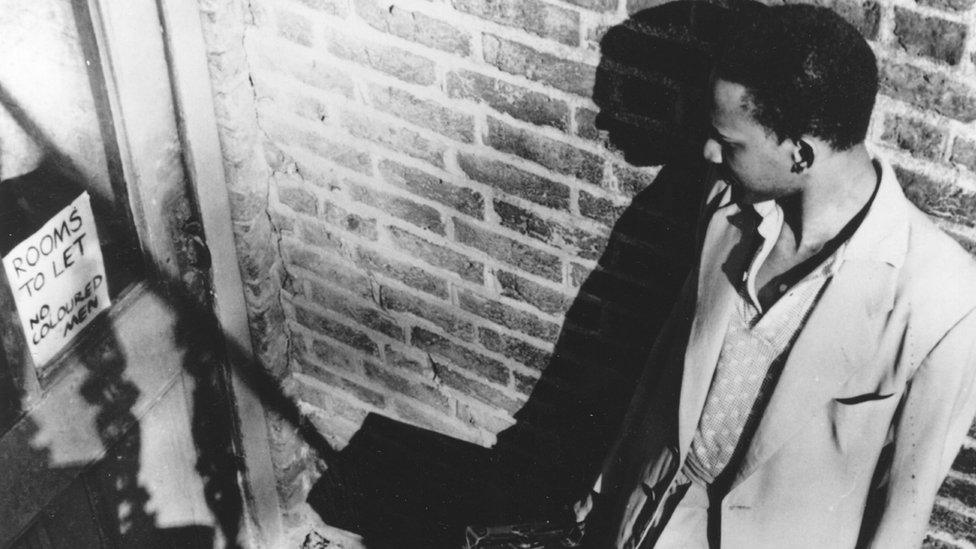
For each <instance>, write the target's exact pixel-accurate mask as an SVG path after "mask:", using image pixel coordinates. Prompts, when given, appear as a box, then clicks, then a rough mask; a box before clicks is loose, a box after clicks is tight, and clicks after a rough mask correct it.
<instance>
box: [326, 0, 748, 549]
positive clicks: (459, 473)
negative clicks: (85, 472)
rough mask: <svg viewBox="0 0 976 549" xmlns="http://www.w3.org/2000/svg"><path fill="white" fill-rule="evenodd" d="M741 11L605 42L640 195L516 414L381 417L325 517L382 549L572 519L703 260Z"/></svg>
mask: <svg viewBox="0 0 976 549" xmlns="http://www.w3.org/2000/svg"><path fill="white" fill-rule="evenodd" d="M737 9H738V8H737ZM744 9H751V8H744ZM730 15H731V11H730V10H729V9H728V8H725V7H723V6H720V5H716V4H709V3H704V2H690V1H678V2H672V3H669V4H665V5H662V6H658V7H655V8H651V9H647V10H643V11H640V12H638V13H636V14H634V15H632V16H631V17H630V18H628V19H627V20H626V21H624V22H623V23H620V24H618V25H616V26H614V27H612V28H610V29H609V30H608V32H607V33H606V34H605V36H604V37H603V38H602V40H601V42H600V51H601V62H600V64H599V67H598V69H597V73H596V84H595V86H594V90H593V100H594V102H595V103H596V104H597V105H598V106H599V108H600V112H599V114H598V116H597V117H596V130H598V131H599V132H600V135H601V137H602V138H604V141H605V143H606V145H607V147H608V148H609V149H611V150H615V151H617V152H618V153H619V154H620V155H621V156H623V158H624V159H625V160H626V163H627V164H630V167H625V170H624V173H630V174H632V175H631V176H630V177H626V178H623V180H621V181H620V182H619V183H620V184H619V187H620V189H622V190H624V191H625V192H627V191H630V192H633V193H634V196H633V200H632V202H631V203H630V205H628V206H627V207H626V208H623V211H622V212H620V214H619V217H618V218H617V219H616V221H615V223H614V225H613V229H612V232H611V235H610V238H609V242H608V244H607V247H606V249H605V250H604V252H603V254H602V256H601V257H600V259H599V261H598V264H597V266H596V268H594V269H593V270H592V272H590V273H589V275H588V276H587V277H586V279H585V281H584V282H583V283H582V285H581V287H580V290H579V294H578V295H577V297H576V298H575V300H574V302H573V304H572V306H571V307H570V309H569V310H568V312H567V314H566V319H565V322H564V324H563V326H562V330H561V332H560V335H559V337H558V340H557V342H556V345H555V350H554V352H553V354H552V357H551V359H550V361H549V363H548V365H547V367H546V369H545V371H544V372H543V374H542V376H541V379H540V380H539V381H538V382H537V384H536V385H535V387H534V389H533V391H532V394H531V396H530V398H529V400H528V402H527V403H526V404H525V406H524V407H523V408H522V409H521V410H519V411H518V412H517V413H516V414H515V418H516V420H517V422H516V424H515V425H514V426H512V427H510V428H508V429H506V430H505V431H503V432H501V433H500V434H499V436H498V442H497V444H496V445H495V446H494V447H493V448H491V449H490V450H488V449H484V448H481V447H478V446H476V445H473V444H469V443H464V442H460V441H457V440H454V439H452V438H450V437H446V436H443V435H438V434H436V433H432V432H430V431H426V430H423V429H419V428H416V427H411V426H408V425H405V424H402V423H399V422H396V421H394V420H390V419H387V418H383V417H381V416H377V415H371V416H370V417H368V418H367V420H366V421H365V422H364V424H363V426H362V428H361V429H360V431H358V432H357V434H356V435H355V436H354V437H353V439H352V440H351V441H350V444H349V445H348V446H347V447H346V448H345V449H344V450H343V451H342V452H341V453H340V454H339V455H338V457H337V459H335V460H334V462H333V463H332V464H331V465H330V469H329V470H328V471H327V472H326V474H325V475H324V476H323V477H322V479H321V480H320V481H319V482H318V483H317V484H316V486H315V487H314V488H313V490H312V492H311V493H310V495H309V503H310V504H311V505H312V506H313V508H315V509H316V510H317V511H318V512H319V513H320V515H321V516H322V518H323V519H324V520H325V522H327V523H330V524H332V525H334V526H338V527H341V528H346V529H349V530H352V531H355V532H357V533H360V534H362V535H363V536H364V537H365V538H366V542H367V544H368V546H369V547H370V548H377V547H457V546H460V544H461V540H462V539H463V535H462V533H463V529H464V525H466V524H513V523H519V522H537V521H544V520H562V521H564V522H565V520H566V519H567V518H568V511H567V507H568V506H569V505H570V504H571V503H572V502H573V500H574V499H575V498H577V497H579V496H580V495H582V494H584V493H586V490H587V489H588V487H589V486H590V485H591V483H592V482H593V480H594V478H595V476H596V474H597V471H598V469H599V466H600V463H601V461H602V459H603V457H604V455H605V454H606V452H607V450H608V448H609V446H610V444H611V443H612V441H613V438H614V436H615V434H616V432H617V429H618V428H619V425H620V424H621V422H622V419H623V415H624V413H625V411H626V408H627V405H628V403H629V401H630V398H631V396H632V394H633V391H634V389H635V385H636V382H637V379H638V378H639V376H640V375H641V373H642V371H643V370H644V369H645V368H654V367H656V365H653V364H646V357H647V355H648V352H649V350H650V347H651V345H652V343H653V342H654V340H655V338H656V336H657V334H658V331H659V330H660V329H661V327H662V325H663V323H664V321H665V319H666V318H667V316H668V314H669V312H670V309H671V308H672V306H673V304H674V302H675V300H676V297H677V294H678V291H679V288H680V286H681V285H682V283H683V281H684V279H685V277H686V275H687V274H688V272H689V270H690V267H691V265H692V262H693V260H694V258H695V256H696V249H695V248H696V246H695V234H696V219H697V217H698V213H699V208H700V206H701V202H702V200H703V198H704V194H705V192H706V188H705V185H706V179H705V178H706V174H705V170H706V166H705V163H704V162H703V161H702V160H701V145H702V144H703V142H704V136H705V135H706V132H707V127H708V118H707V117H708V112H709V109H708V106H709V100H710V94H709V89H710V88H709V86H708V83H709V72H710V67H711V59H712V51H713V49H714V47H715V44H716V43H717V42H718V41H719V40H720V39H721V37H722V36H723V33H724V29H725V28H726V26H727V23H728V21H729V19H730V17H729V16H730ZM621 164H623V163H621ZM646 166H663V167H662V168H661V170H660V172H659V173H658V175H657V177H656V178H654V180H653V183H651V184H649V185H648V184H646V183H641V181H642V180H643V181H645V182H646V181H647V180H648V179H649V178H646V177H645V176H640V175H633V174H638V173H640V172H639V170H634V169H633V168H634V167H636V168H640V167H646Z"/></svg>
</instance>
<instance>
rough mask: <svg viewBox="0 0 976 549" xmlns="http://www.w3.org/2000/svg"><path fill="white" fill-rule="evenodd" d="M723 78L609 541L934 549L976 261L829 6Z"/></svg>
mask: <svg viewBox="0 0 976 549" xmlns="http://www.w3.org/2000/svg"><path fill="white" fill-rule="evenodd" d="M733 34H734V36H733V37H732V38H731V40H730V41H729V43H728V44H727V45H726V47H725V48H724V49H723V50H722V53H721V55H720V58H719V60H718V63H717V67H716V69H715V72H714V76H713V107H712V113H711V121H712V135H711V137H710V138H709V139H708V141H707V143H706V144H705V146H704V156H705V159H706V160H708V161H709V162H711V163H712V164H714V165H715V167H716V168H717V170H716V172H717V173H718V182H717V183H716V185H715V187H714V189H713V190H712V192H711V194H710V197H709V199H708V204H707V206H706V207H705V210H704V214H703V222H702V229H703V230H702V235H701V257H700V261H699V263H698V265H697V269H696V270H694V271H693V272H692V274H691V275H690V277H689V279H688V281H687V283H686V285H685V288H684V291H683V293H682V295H681V297H680V298H679V300H678V303H677V305H676V307H675V309H674V311H673V312H672V315H671V319H670V321H669V325H668V326H667V327H666V328H665V330H664V331H663V332H662V335H661V336H660V337H659V339H658V341H657V343H656V344H655V348H654V351H653V352H652V356H651V358H650V360H652V361H657V364H663V365H664V368H665V374H664V375H663V379H659V378H657V377H655V380H656V381H655V382H654V383H653V384H651V383H649V382H644V383H641V384H640V385H639V387H638V389H637V391H636V395H635V397H634V400H633V401H632V403H631V407H630V409H629V412H628V414H627V417H626V419H625V422H624V427H623V430H622V432H621V434H620V436H619V438H618V439H617V441H616V443H615V445H614V448H613V449H612V450H611V453H610V455H609V457H608V458H607V460H606V462H605V466H604V469H603V471H602V474H601V475H600V478H599V479H598V480H597V482H596V485H595V486H594V490H593V493H592V494H591V495H590V497H587V498H584V499H583V500H582V501H581V502H580V503H579V504H578V505H577V509H576V510H577V516H578V517H579V518H580V519H581V520H583V518H584V517H585V521H586V530H587V538H586V544H587V545H588V546H590V547H594V548H600V549H607V548H609V547H615V548H622V547H634V548H636V547H641V548H644V547H682V548H697V547H719V546H720V547H723V548H726V547H732V548H737V547H749V548H754V547H816V548H825V547H830V548H834V547H855V546H857V547H862V546H863V547H879V548H882V547H883V548H892V547H918V546H919V544H920V543H921V540H922V538H923V536H924V532H925V530H926V525H927V523H928V517H929V514H930V512H931V508H932V505H933V501H934V498H935V494H936V491H937V489H938V487H939V485H940V484H941V482H942V480H943V478H944V476H945V474H946V472H947V470H948V468H949V466H950V464H951V462H952V460H953V458H954V457H955V455H956V453H957V452H958V449H959V445H960V443H961V440H962V437H963V436H964V434H965V432H966V429H967V427H968V426H969V425H970V423H971V420H972V418H973V415H974V413H976V387H974V382H976V266H974V263H973V261H972V260H971V258H970V257H969V256H968V255H967V254H966V253H965V252H964V251H963V250H962V249H961V248H960V247H959V246H958V245H957V244H956V243H955V242H953V241H952V240H951V239H950V238H949V237H947V236H945V235H944V234H942V233H941V232H940V231H939V230H938V229H937V228H936V227H935V226H934V225H933V224H932V223H931V222H930V221H929V220H928V218H927V217H926V216H925V215H924V214H922V213H921V212H919V211H918V210H917V209H916V208H914V207H913V206H912V205H911V204H910V203H909V202H908V201H907V200H906V198H905V196H904V195H903V194H902V191H901V188H900V186H899V184H898V182H897V181H896V179H895V176H894V174H893V172H892V170H891V168H890V166H887V165H886V164H885V163H884V162H883V161H881V160H879V159H877V158H873V157H872V156H871V155H870V154H869V152H868V150H867V149H866V147H865V144H864V139H865V136H866V133H867V128H868V123H869V119H870V116H871V110H872V108H873V105H874V98H875V94H876V93H877V86H878V83H877V67H876V62H875V58H874V55H873V54H872V52H871V49H870V48H869V47H868V45H867V44H866V43H865V41H864V40H863V38H861V36H860V35H859V34H858V32H857V31H856V30H855V29H854V28H853V27H852V26H850V25H849V24H847V23H846V22H844V21H843V20H842V19H841V18H840V17H838V16H837V15H836V14H834V13H833V12H831V11H829V10H827V9H824V8H816V7H811V6H781V7H774V8H770V9H768V10H765V11H763V12H762V13H761V14H760V16H758V17H754V18H753V19H752V20H751V21H750V22H748V23H746V24H744V25H743V26H742V27H741V29H740V30H738V31H736V32H734V33H733Z"/></svg>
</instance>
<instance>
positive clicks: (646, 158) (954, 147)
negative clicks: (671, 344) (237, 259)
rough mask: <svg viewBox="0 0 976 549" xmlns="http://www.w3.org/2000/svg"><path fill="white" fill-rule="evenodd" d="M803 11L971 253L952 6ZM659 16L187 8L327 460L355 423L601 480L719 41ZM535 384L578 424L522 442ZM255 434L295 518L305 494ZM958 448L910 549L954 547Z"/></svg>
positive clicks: (290, 365) (267, 339)
mask: <svg viewBox="0 0 976 549" xmlns="http://www.w3.org/2000/svg"><path fill="white" fill-rule="evenodd" d="M827 3H828V4H830V5H831V6H832V7H833V8H834V9H835V10H837V11H838V12H840V13H841V14H842V15H844V16H845V17H848V18H849V19H850V20H851V21H853V22H854V23H855V24H856V25H857V26H858V28H859V29H861V30H862V32H863V33H864V34H865V36H866V37H867V38H868V39H869V40H870V41H871V44H872V46H873V47H874V48H875V51H876V53H877V54H878V58H879V61H880V64H881V73H882V93H883V95H882V96H881V98H880V99H879V102H878V108H877V112H876V115H875V119H874V121H873V124H872V128H871V131H870V141H871V142H872V144H873V145H874V146H875V149H876V150H878V151H879V152H881V153H882V154H883V155H884V156H886V157H887V158H889V159H890V160H891V161H892V162H893V163H894V164H895V165H896V166H897V167H898V171H899V175H900V177H901V180H902V182H903V184H904V185H905V187H906V189H907V191H908V194H909V195H910V196H911V197H912V198H913V200H915V201H916V203H918V204H919V205H920V206H921V207H922V208H923V209H925V210H926V211H928V212H930V213H931V214H932V215H933V217H934V218H935V219H936V220H937V221H938V222H939V223H940V224H941V226H943V227H944V228H945V230H947V231H948V232H950V233H951V234H953V235H954V236H956V237H957V238H958V239H959V240H960V241H961V242H962V243H963V244H964V245H965V246H967V247H968V248H969V249H971V250H976V230H974V225H976V194H974V192H976V128H974V126H973V125H972V122H973V120H974V119H976V87H974V84H973V75H974V72H976V67H974V61H976V54H974V49H976V38H974V37H973V36H972V35H973V32H974V31H973V25H974V22H976V20H974V17H976V11H974V10H973V9H972V7H973V3H974V2H973V0H920V1H919V2H917V3H916V2H914V1H911V0H885V1H874V0H866V1H863V2H857V1H853V0H835V1H831V0H827ZM661 4H662V3H661V2H658V1H654V0H651V1H648V0H626V1H625V0H250V1H248V2H245V1H244V0H201V5H202V6H203V7H204V15H205V17H204V23H205V27H206V28H207V31H208V42H209V44H210V48H211V51H210V55H211V65H212V72H213V75H214V81H215V93H216V95H217V98H218V111H219V113H218V114H219V115H220V119H221V124H222V128H221V132H222V139H223V142H224V148H225V164H227V166H228V167H229V170H228V173H229V174H230V175H229V178H230V180H229V182H228V184H229V186H230V187H231V191H232V196H233V199H234V209H235V214H234V215H235V221H236V222H237V228H238V237H239V243H240V253H241V258H242V272H244V274H245V279H246V281H247V282H248V285H249V286H248V292H249V293H248V302H249V303H250V304H251V307H252V311H251V312H252V331H253V333H254V338H255V342H256V344H257V348H258V349H259V350H261V352H262V355H261V356H262V358H263V359H264V361H265V362H266V364H267V365H268V367H269V368H271V369H272V370H273V371H274V372H275V373H276V374H278V375H279V377H280V379H281V380H282V385H283V387H284V388H285V389H286V390H287V391H288V392H289V394H291V395H292V396H293V397H294V398H295V399H297V400H298V401H300V402H301V406H302V409H303V410H304V411H305V413H306V414H307V416H308V418H309V419H310V420H311V421H312V422H313V423H314V424H315V425H316V426H318V427H319V429H320V430H321V431H322V432H323V433H324V434H325V435H326V436H327V437H328V438H329V439H330V440H331V441H332V442H333V443H334V444H335V445H336V446H337V447H342V445H344V444H345V443H346V442H347V441H348V440H349V438H350V437H351V436H352V434H353V433H355V432H356V430H357V429H358V427H359V425H360V424H361V422H362V420H363V418H364V417H365V415H366V414H367V413H369V412H378V413H381V414H384V415H387V416H390V417H393V418H398V419H400V420H402V421H405V422H408V423H412V424H415V425H419V426H422V427H426V428H429V429H433V430H436V431H439V432H441V433H445V434H448V435H451V436H453V437H457V438H459V439H462V440H466V441H472V442H475V443H477V444H481V445H484V446H490V445H492V444H494V443H495V442H496V439H497V437H498V435H499V433H503V434H502V441H503V442H504V441H505V440H509V439H510V442H511V444H512V445H513V446H519V447H521V448H523V449H526V448H528V449H529V450H528V453H529V454H531V453H533V451H535V452H536V454H538V453H545V452H547V451H551V453H549V454H547V455H546V456H545V458H544V459H542V460H536V461H537V462H538V461H547V460H553V461H555V462H559V463H558V464H557V465H558V466H565V467H568V468H570V469H572V467H573V464H569V463H563V462H560V460H559V457H560V456H562V454H561V453H560V452H564V451H565V450H566V448H565V447H563V446H560V443H559V441H558V440H557V441H555V442H553V441H551V440H546V433H547V432H561V433H562V434H566V433H570V432H573V431H580V432H581V433H582V434H580V437H581V438H578V439H577V441H576V442H580V441H587V442H589V443H590V444H589V445H588V446H584V448H589V449H590V451H591V454H592V455H590V456H586V457H585V458H584V459H582V460H578V462H577V463H575V465H576V466H577V469H578V470H582V469H585V468H586V467H587V466H588V465H591V464H592V463H593V461H594V460H596V459H598V456H599V455H600V453H601V452H602V450H603V445H604V444H605V442H606V437H607V436H608V434H607V431H608V427H607V426H612V425H615V423H616V421H618V420H619V414H621V413H622V411H623V406H624V405H625V403H626V395H627V394H628V393H627V389H628V387H632V380H633V376H634V375H635V372H636V371H637V369H638V368H639V367H640V361H639V358H640V357H641V356H643V354H644V353H646V350H647V349H646V347H647V344H648V343H649V341H650V339H651V338H650V337H649V335H648V334H653V333H654V331H655V330H656V329H657V327H658V326H659V324H660V320H661V318H662V316H663V314H664V313H665V312H666V310H667V307H668V304H669V303H670V300H671V299H672V298H673V295H674V293H675V291H676V288H677V284H678V283H679V281H680V279H681V275H682V273H683V272H684V270H685V269H687V265H688V260H687V254H686V253H682V252H681V250H683V249H687V247H688V244H689V242H690V240H689V234H690V232H691V222H690V221H689V220H690V219H691V218H692V217H693V215H692V214H693V212H694V209H693V207H694V206H693V204H694V201H695V198H696V196H697V192H698V189H697V188H696V187H695V185H693V184H691V183H689V182H691V181H694V180H695V179H694V177H695V173H694V172H693V171H687V170H685V169H683V168H677V167H674V166H678V165H681V162H682V160H683V159H686V158H688V156H693V155H695V154H697V151H696V150H695V149H694V147H690V146H689V144H691V143H694V142H695V141H696V137H697V135H696V134H695V132H694V131H689V130H688V128H695V127H697V126H696V125H695V124H694V121H695V120H696V117H697V116H700V115H701V113H702V109H701V108H700V105H701V102H702V93H703V89H704V87H703V86H704V80H703V78H704V70H705V69H704V67H707V56H706V54H705V52H706V51H707V48H705V45H706V43H707V41H708V40H709V39H713V38H714V37H715V36H716V35H717V33H718V31H720V29H721V24H722V21H723V19H722V17H721V15H720V14H717V12H716V9H715V7H714V6H706V7H705V8H687V7H676V6H673V5H672V6H663V7H662V6H661ZM645 8H651V9H652V10H654V11H651V12H644V13H643V14H637V15H634V16H633V17H631V15H632V14H636V12H638V11H640V10H642V9H645ZM648 14H650V15H648ZM664 161H669V162H671V164H672V168H668V169H667V170H671V171H670V172H668V171H667V170H665V172H662V178H661V180H660V181H659V182H658V183H655V185H653V186H651V187H648V185H649V183H650V182H651V181H652V180H653V179H654V176H655V175H656V174H657V173H658V169H659V168H657V167H654V166H655V165H659V164H661V163H662V162H664ZM637 166H647V167H637ZM666 173H670V174H671V175H673V176H674V177H664V175H665V174H666ZM689 205H691V206H689ZM286 350H287V352H286ZM283 357H287V363H285V362H284V361H282V360H280V358H283ZM543 371H546V372H547V374H546V376H545V377H547V378H551V379H548V380H547V381H546V382H544V383H543V384H541V385H539V391H538V392H537V395H538V394H542V395H544V396H547V397H548V399H549V400H551V401H558V402H561V403H562V404H564V405H565V404H567V403H568V404H570V405H571V406H570V407H569V409H576V410H581V412H579V413H578V416H577V417H568V418H567V417H565V416H561V419H560V417H556V416H554V415H553V414H551V413H549V414H548V415H547V413H546V412H545V410H546V406H545V403H542V404H539V405H538V406H536V407H535V408H533V410H530V411H528V412H527V411H525V410H523V411H522V412H521V413H520V414H519V423H520V424H522V423H525V424H530V423H532V422H533V421H535V423H536V426H537V428H536V429H534V430H533V429H532V428H531V426H530V427H526V428H523V429H521V430H519V429H518V428H515V427H513V424H514V422H515V420H514V419H513V414H514V413H515V412H516V411H518V410H520V408H522V407H523V405H524V404H525V403H526V401H527V399H528V397H529V395H530V393H531V392H532V390H533V387H534V386H536V384H537V383H539V382H538V379H539V378H540V376H541V375H542V373H543ZM552 372H556V373H557V374H558V375H551V374H552ZM614 396H616V397H614ZM533 399H534V400H536V396H533ZM560 399H561V400H560ZM538 400H540V401H542V400H546V399H542V398H540V399H538ZM601 410H602V411H601ZM600 414H602V415H600ZM597 416H599V417H597ZM527 418H528V419H527ZM594 418H595V419H594ZM577 420H578V421H577ZM273 425H275V426H276V427H278V428H276V429H274V432H275V434H276V439H275V446H276V447H275V459H276V464H277V466H278V470H279V473H280V480H281V494H282V498H283V501H285V503H286V507H292V506H294V505H297V504H298V502H300V501H301V500H302V498H303V497H304V494H305V492H306V491H307V489H308V486H309V483H310V482H311V481H312V480H313V479H314V477H315V475H316V474H317V472H318V470H319V469H318V467H317V465H316V461H315V459H314V456H312V455H310V453H309V452H308V450H307V449H305V448H303V447H302V445H301V443H300V442H298V441H295V440H294V437H293V435H289V431H288V429H286V428H285V427H284V426H282V425H280V424H279V423H277V422H274V421H273ZM506 429H507V430H506ZM506 433H507V434H508V435H506ZM506 436H508V437H509V439H506ZM556 438H558V436H557V437H556ZM530 439H531V440H532V441H534V442H525V441H529V440H530ZM523 442H525V443H524V444H523ZM966 444H967V446H966V448H965V449H964V451H963V452H962V453H961V455H960V457H959V460H958V461H957V463H956V466H955V467H954V470H953V472H952V474H951V476H950V479H949V480H948V481H947V482H946V484H945V486H944V487H943V490H942V491H941V492H940V496H939V501H938V506H937V509H936V512H935V513H934V515H933V533H932V534H931V537H930V541H929V543H930V544H931V545H932V546H943V545H944V546H954V544H955V545H958V546H962V547H965V546H967V543H968V544H972V543H974V542H976V484H974V481H976V441H974V440H972V439H970V440H967V443H966ZM584 453H585V452H584ZM530 459H531V457H530ZM577 472H579V471H577ZM968 546H971V545H968Z"/></svg>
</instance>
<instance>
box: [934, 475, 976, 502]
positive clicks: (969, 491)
mask: <svg viewBox="0 0 976 549" xmlns="http://www.w3.org/2000/svg"><path fill="white" fill-rule="evenodd" d="M939 496H941V497H944V498H950V499H954V500H956V501H957V502H958V503H959V504H961V505H964V506H966V507H969V508H970V509H972V508H976V485H974V484H973V483H972V482H969V481H966V480H962V479H958V478H952V477H949V478H947V479H945V482H943V483H942V486H941V487H940V488H939Z"/></svg>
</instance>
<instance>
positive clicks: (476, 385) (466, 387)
mask: <svg viewBox="0 0 976 549" xmlns="http://www.w3.org/2000/svg"><path fill="white" fill-rule="evenodd" d="M437 377H438V379H440V380H441V381H442V382H443V383H444V385H447V386H448V387H450V388H452V389H454V390H455V391H457V392H459V393H461V394H463V395H467V396H470V397H472V398H475V399H477V400H480V401H481V402H484V403H485V404H490V405H491V406H492V407H493V408H496V409H501V410H505V411H506V412H508V413H510V414H514V413H515V412H517V411H518V410H519V408H521V407H522V403H521V402H519V401H518V400H516V399H514V398H511V397H509V396H507V395H506V394H504V393H502V392H501V391H499V390H498V389H495V388H494V387H489V386H488V385H485V384H484V383H481V382H478V381H475V380H473V379H469V378H467V377H464V376H462V375H461V374H459V373H457V372H452V371H451V370H449V369H447V368H440V369H439V371H438V374H437Z"/></svg>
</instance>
